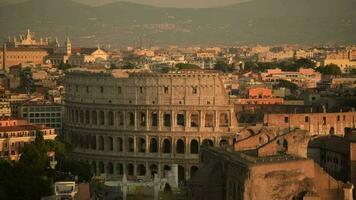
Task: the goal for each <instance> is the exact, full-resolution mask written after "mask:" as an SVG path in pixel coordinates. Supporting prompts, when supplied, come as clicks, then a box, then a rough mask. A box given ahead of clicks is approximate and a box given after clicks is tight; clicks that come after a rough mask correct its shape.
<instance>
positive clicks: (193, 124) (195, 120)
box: [190, 112, 200, 127]
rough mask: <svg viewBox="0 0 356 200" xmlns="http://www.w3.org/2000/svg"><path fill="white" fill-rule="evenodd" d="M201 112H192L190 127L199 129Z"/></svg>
mask: <svg viewBox="0 0 356 200" xmlns="http://www.w3.org/2000/svg"><path fill="white" fill-rule="evenodd" d="M199 123H200V120H199V112H192V113H191V114H190V127H199Z"/></svg>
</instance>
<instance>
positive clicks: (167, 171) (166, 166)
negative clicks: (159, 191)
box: [163, 165, 171, 177]
mask: <svg viewBox="0 0 356 200" xmlns="http://www.w3.org/2000/svg"><path fill="white" fill-rule="evenodd" d="M170 171H171V167H170V166H169V165H164V166H163V177H167V176H168V173H169V172H170Z"/></svg>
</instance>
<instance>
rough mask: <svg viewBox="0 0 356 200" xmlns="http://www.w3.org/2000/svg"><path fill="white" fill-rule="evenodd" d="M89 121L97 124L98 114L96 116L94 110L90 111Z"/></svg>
mask: <svg viewBox="0 0 356 200" xmlns="http://www.w3.org/2000/svg"><path fill="white" fill-rule="evenodd" d="M91 123H92V124H93V125H97V124H98V116H97V113H96V111H92V112H91Z"/></svg>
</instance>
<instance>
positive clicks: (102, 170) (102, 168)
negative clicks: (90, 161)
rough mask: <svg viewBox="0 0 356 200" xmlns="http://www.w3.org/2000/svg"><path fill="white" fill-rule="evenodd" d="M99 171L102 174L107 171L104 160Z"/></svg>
mask: <svg viewBox="0 0 356 200" xmlns="http://www.w3.org/2000/svg"><path fill="white" fill-rule="evenodd" d="M99 172H100V174H103V173H105V168H104V163H103V162H99Z"/></svg>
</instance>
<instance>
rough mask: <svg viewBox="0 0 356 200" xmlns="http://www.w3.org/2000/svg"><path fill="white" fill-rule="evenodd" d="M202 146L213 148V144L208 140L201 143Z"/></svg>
mask: <svg viewBox="0 0 356 200" xmlns="http://www.w3.org/2000/svg"><path fill="white" fill-rule="evenodd" d="M202 146H203V147H212V146H214V142H213V141H212V140H210V139H205V140H203V142H202Z"/></svg>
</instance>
